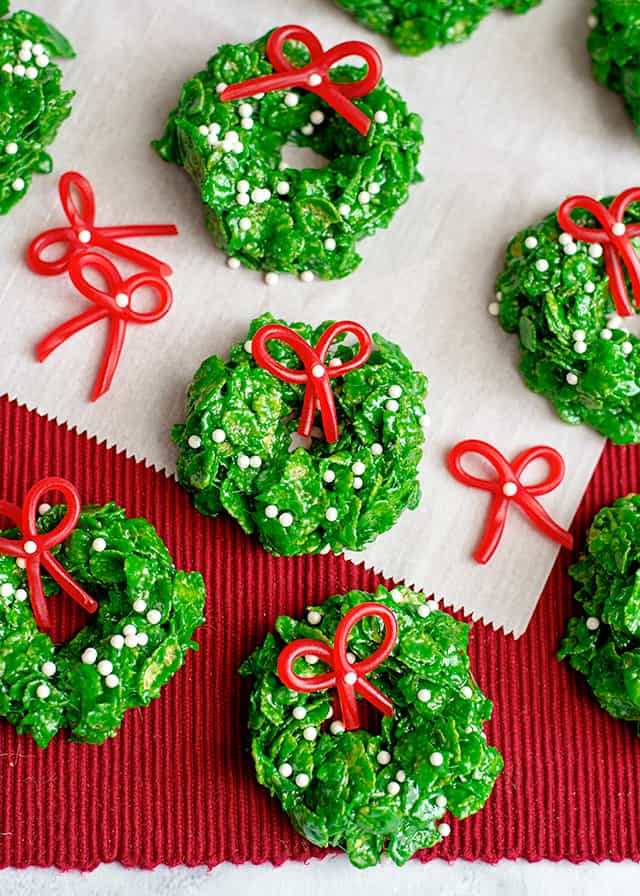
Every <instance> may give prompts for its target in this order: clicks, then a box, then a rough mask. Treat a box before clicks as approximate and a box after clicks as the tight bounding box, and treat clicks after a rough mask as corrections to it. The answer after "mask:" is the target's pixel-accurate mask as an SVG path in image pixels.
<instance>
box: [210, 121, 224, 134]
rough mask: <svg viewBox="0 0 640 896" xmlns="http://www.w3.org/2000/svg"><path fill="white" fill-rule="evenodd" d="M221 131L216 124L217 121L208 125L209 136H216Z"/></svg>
mask: <svg viewBox="0 0 640 896" xmlns="http://www.w3.org/2000/svg"><path fill="white" fill-rule="evenodd" d="M221 130H222V128H221V127H220V125H219V124H218V122H217V121H212V122H211V124H210V125H209V133H210V134H216V135H217V134H219V133H220V131H221Z"/></svg>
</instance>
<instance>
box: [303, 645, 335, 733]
mask: <svg viewBox="0 0 640 896" xmlns="http://www.w3.org/2000/svg"><path fill="white" fill-rule="evenodd" d="M304 661H305V663H309V665H310V666H315V665H316V663H317V662H318V657H317V656H314V655H313V654H312V653H305V655H304ZM329 709H330V710H331V707H329ZM331 712H333V710H331ZM327 718H330V716H327Z"/></svg>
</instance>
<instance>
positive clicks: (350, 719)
mask: <svg viewBox="0 0 640 896" xmlns="http://www.w3.org/2000/svg"><path fill="white" fill-rule="evenodd" d="M366 616H377V617H378V618H379V619H382V621H383V623H384V627H385V635H384V640H383V642H382V644H381V645H380V647H378V649H377V650H375V651H374V652H373V653H372V654H371V656H370V657H368V658H367V659H366V660H360V662H356V663H350V662H349V660H348V659H347V642H348V640H349V634H350V632H351V629H352V628H353V627H354V625H356V623H358V622H359V621H360V620H361V619H364V618H365V617H366ZM397 640H398V621H397V619H396V616H395V613H393V611H392V610H390V609H389V608H388V607H385V606H384V605H383V604H379V603H374V602H373V601H370V602H368V603H365V604H359V605H358V606H357V607H354V608H353V609H352V610H349V612H348V613H347V614H346V615H345V616H344V617H343V618H342V619H341V620H340V623H339V625H338V628H337V629H336V635H335V639H334V642H333V647H328V646H327V645H326V644H325V643H324V642H322V641H315V640H313V639H312V638H301V639H299V640H298V641H292V642H291V644H287V646H286V647H285V648H284V649H283V650H282V651H281V653H280V656H279V657H278V667H277V668H278V677H279V678H280V681H281V682H282V683H283V684H284V685H285V687H288V688H289V689H290V690H292V691H299V692H300V693H302V694H312V693H314V692H315V691H326V690H327V689H328V688H336V689H337V691H338V700H339V701H340V712H341V715H342V722H343V724H344V727H345V730H346V731H354V730H355V729H356V728H360V717H359V715H358V701H357V699H356V692H357V693H358V694H360V696H361V697H364V699H365V700H368V702H369V703H371V704H372V705H373V706H375V707H376V709H379V710H380V712H382V713H384V715H385V716H391V715H393V704H392V703H391V701H390V700H389V698H388V697H385V695H384V694H382V693H381V692H380V691H379V690H378V689H377V688H375V687H374V686H373V685H372V684H371V683H370V682H369V681H367V679H366V678H365V677H364V676H365V675H366V674H367V673H369V672H372V671H373V670H374V669H375V668H377V667H378V666H379V665H380V664H381V663H383V662H384V661H385V660H386V659H387V657H388V656H389V654H390V653H391V651H392V650H393V648H394V646H395V643H396V641H397ZM305 655H307V656H309V655H311V656H316V657H318V659H319V660H322V662H323V663H326V664H327V665H328V666H329V667H330V668H331V669H332V671H331V672H325V673H323V674H321V675H314V676H313V677H312V678H302V677H301V676H300V675H296V673H295V672H294V671H293V664H294V663H295V661H296V660H297V659H299V658H300V657H301V656H305Z"/></svg>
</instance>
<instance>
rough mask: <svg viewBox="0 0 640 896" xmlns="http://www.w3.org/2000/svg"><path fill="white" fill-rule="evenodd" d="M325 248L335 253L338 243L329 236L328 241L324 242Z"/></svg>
mask: <svg viewBox="0 0 640 896" xmlns="http://www.w3.org/2000/svg"><path fill="white" fill-rule="evenodd" d="M324 247H325V249H327V251H329V252H333V250H334V249H335V247H336V241H335V240H334V238H333V237H332V236H328V237H327V238H326V240H325V241H324Z"/></svg>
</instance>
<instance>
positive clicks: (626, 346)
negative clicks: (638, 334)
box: [620, 342, 633, 355]
mask: <svg viewBox="0 0 640 896" xmlns="http://www.w3.org/2000/svg"><path fill="white" fill-rule="evenodd" d="M620 348H621V349H622V353H623V354H624V355H630V354H631V352H632V351H633V345H632V344H631V343H630V342H623V343H622V345H621V346H620Z"/></svg>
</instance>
